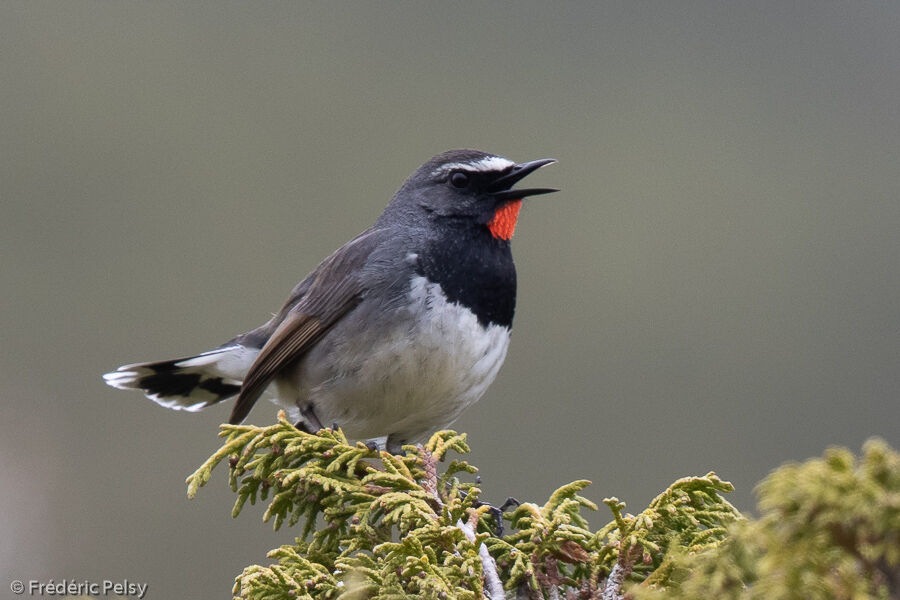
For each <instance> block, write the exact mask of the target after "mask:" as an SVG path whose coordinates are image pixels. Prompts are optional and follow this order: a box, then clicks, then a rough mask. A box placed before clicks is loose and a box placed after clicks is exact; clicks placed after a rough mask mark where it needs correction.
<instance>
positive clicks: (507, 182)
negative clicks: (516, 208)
mask: <svg viewBox="0 0 900 600" xmlns="http://www.w3.org/2000/svg"><path fill="white" fill-rule="evenodd" d="M555 162H556V159H554V158H541V159H539V160H532V161H530V162H526V163H521V164H518V165H516V166H514V167H513V169H512V171H510V172H509V173H507V174H506V175H504V176H502V177H499V178H498V179H495V180H494V181H493V182H492V183H491V186H490V194H491V195H492V196H493V197H494V198H496V199H497V200H501V201H502V200H521V199H522V198H525V197H526V196H539V195H540V194H550V193H552V192H558V191H559V190H557V189H554V188H526V189H522V190H513V189H510V188H511V187H512V186H514V185H515V184H516V183H518V182H519V181H521V180H522V179H524V178H525V177H526V176H527V175H528V174H529V173H533V172H535V171H537V170H538V169H540V168H541V167H544V166H546V165H550V164H553V163H555Z"/></svg>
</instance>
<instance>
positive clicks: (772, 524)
mask: <svg viewBox="0 0 900 600" xmlns="http://www.w3.org/2000/svg"><path fill="white" fill-rule="evenodd" d="M758 493H759V508H760V511H761V517H760V519H759V520H757V521H751V522H748V521H744V522H740V523H737V522H736V523H734V524H732V525H731V526H730V527H729V533H730V535H729V537H728V540H727V541H726V542H725V543H723V544H721V545H720V546H719V547H718V548H716V549H715V551H712V552H703V553H692V552H689V551H685V550H679V551H677V552H675V553H673V554H672V555H671V556H670V557H669V559H668V562H669V567H668V570H669V577H668V581H666V582H665V584H664V585H658V584H653V583H652V582H650V581H648V583H647V584H646V585H644V586H640V587H638V588H634V589H632V592H633V593H634V594H635V596H636V598H637V599H638V600H654V599H660V600H661V599H663V598H665V599H667V600H668V599H672V600H679V599H689V598H690V599H701V598H702V599H708V598H716V599H734V600H754V599H760V600H762V599H766V600H772V599H781V598H790V599H793V598H796V599H804V600H806V599H812V600H826V599H844V598H846V599H853V600H867V599H888V598H892V599H898V598H900V455H898V454H897V453H896V452H895V451H893V450H891V449H890V448H889V447H888V446H887V444H886V443H884V442H883V441H881V440H871V441H869V442H867V443H866V444H865V446H864V447H863V453H862V457H861V458H860V459H859V460H857V459H855V458H854V456H853V454H852V453H851V452H850V451H849V450H847V449H844V448H836V449H830V450H828V451H827V452H826V453H825V455H824V457H822V458H819V459H814V460H810V461H808V462H806V463H803V464H789V465H785V466H783V467H781V468H780V469H778V470H776V471H775V472H773V473H772V474H771V475H769V477H767V478H766V479H765V480H764V481H763V482H762V483H761V484H760V485H759V488H758Z"/></svg>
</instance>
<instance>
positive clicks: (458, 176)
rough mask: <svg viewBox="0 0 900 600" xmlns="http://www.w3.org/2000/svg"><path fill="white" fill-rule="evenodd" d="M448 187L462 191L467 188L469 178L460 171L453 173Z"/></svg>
mask: <svg viewBox="0 0 900 600" xmlns="http://www.w3.org/2000/svg"><path fill="white" fill-rule="evenodd" d="M450 185H452V186H453V187H455V188H457V189H460V190H461V189H463V188H465V187H468V186H469V176H468V175H466V174H465V173H463V172H462V171H454V172H453V173H451V174H450Z"/></svg>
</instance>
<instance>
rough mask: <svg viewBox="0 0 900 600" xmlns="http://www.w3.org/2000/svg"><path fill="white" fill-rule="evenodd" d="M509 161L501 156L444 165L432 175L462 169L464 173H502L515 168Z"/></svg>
mask: <svg viewBox="0 0 900 600" xmlns="http://www.w3.org/2000/svg"><path fill="white" fill-rule="evenodd" d="M515 164H516V163H514V162H513V161H511V160H508V159H506V158H503V157H501V156H487V157H485V158H481V159H478V160H476V161H472V162H466V163H449V164H446V165H441V167H440V168H439V169H435V171H434V172H433V173H432V175H440V174H442V173H449V172H450V171H452V170H453V169H463V170H465V171H480V172H488V171H503V170H504V169H508V168H510V167H513V166H515Z"/></svg>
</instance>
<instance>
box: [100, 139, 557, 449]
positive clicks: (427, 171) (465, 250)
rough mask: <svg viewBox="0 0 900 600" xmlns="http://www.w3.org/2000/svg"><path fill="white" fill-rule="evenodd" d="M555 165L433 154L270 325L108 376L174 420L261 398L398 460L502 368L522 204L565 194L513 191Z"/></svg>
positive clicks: (247, 405)
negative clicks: (176, 414)
mask: <svg viewBox="0 0 900 600" xmlns="http://www.w3.org/2000/svg"><path fill="white" fill-rule="evenodd" d="M555 162H556V160H555V159H549V158H548V159H540V160H533V161H529V162H524V163H516V162H514V161H512V160H509V159H507V158H504V157H502V156H499V155H496V154H491V153H488V152H483V151H480V150H473V149H457V150H448V151H446V152H444V153H442V154H439V155H437V156H435V157H433V158H431V159H430V160H428V161H427V162H425V163H424V164H423V165H421V166H420V167H419V168H418V169H417V170H416V171H414V172H413V173H412V175H410V176H409V177H408V178H407V179H406V181H405V182H404V183H403V184H402V185H401V187H400V189H399V190H398V191H397V192H396V193H395V194H394V196H393V198H392V199H391V200H390V202H389V203H388V204H387V207H386V208H385V209H384V211H383V213H382V214H381V216H379V217H378V219H377V220H376V221H375V223H374V224H373V225H372V226H371V227H369V228H368V229H366V230H365V231H363V232H362V233H360V234H359V235H357V236H356V237H354V238H353V239H351V240H350V241H348V242H347V243H346V244H344V245H343V246H341V247H340V248H339V249H338V250H336V251H335V252H334V253H332V254H331V255H330V256H329V257H327V258H326V259H325V260H324V261H322V262H321V263H320V264H319V266H317V267H316V268H315V269H314V270H313V271H312V272H311V273H309V275H307V276H306V278H304V279H303V280H302V281H301V282H300V283H299V284H297V285H296V286H295V287H294V288H293V290H292V291H291V293H290V295H289V297H288V299H287V301H286V302H285V304H284V306H283V307H282V308H281V310H280V311H278V312H277V313H275V314H274V316H273V317H272V318H271V319H269V320H268V321H267V322H266V323H264V324H263V325H261V326H260V327H257V328H256V329H253V330H251V331H248V332H246V333H242V334H240V335H238V336H236V337H234V338H232V339H230V340H228V341H227V342H225V343H224V344H222V345H221V346H219V347H217V348H214V349H212V350H209V351H206V352H202V353H200V354H197V355H195V356H187V357H183V358H176V359H172V360H164V361H158V362H143V363H135V364H128V365H123V366H121V367H119V368H118V369H117V370H115V371H112V372H110V373H106V374H104V375H103V378H104V380H105V381H106V383H107V384H109V385H110V386H112V387H114V388H119V389H125V390H140V391H142V392H143V393H144V394H145V395H146V396H147V397H148V398H150V399H151V400H153V401H154V402H156V403H157V404H159V405H162V406H164V407H167V408H171V409H175V410H183V411H190V412H194V411H199V410H201V409H203V408H206V407H208V406H211V405H214V404H218V403H219V402H222V401H224V400H227V399H229V398H232V397H234V396H237V400H236V402H235V404H234V407H233V409H232V412H231V416H230V418H229V423H231V424H238V423H241V422H243V421H244V420H245V418H246V417H247V416H248V414H249V413H250V410H251V408H252V407H253V406H254V404H255V403H256V401H257V400H258V399H260V398H261V397H265V398H267V399H269V400H272V401H274V402H275V403H276V404H278V405H280V406H281V407H283V409H284V410H285V412H286V415H287V416H288V417H289V418H290V419H292V422H296V423H297V425H298V427H301V428H303V429H304V430H306V431H308V432H315V431H318V430H319V429H321V428H322V423H330V424H334V425H335V426H338V427H340V428H341V429H342V431H343V432H344V434H345V435H347V436H348V437H350V438H353V439H358V440H370V443H377V444H378V446H379V447H380V448H382V449H386V450H388V451H389V452H394V453H399V452H401V449H402V447H403V445H406V444H416V443H423V442H425V441H427V439H428V437H429V436H430V435H431V434H432V433H434V432H435V431H437V430H439V429H444V428H447V427H449V426H450V425H451V424H453V423H454V422H455V421H456V420H457V418H458V417H459V416H460V414H461V413H462V412H463V411H464V410H465V409H466V408H467V407H468V406H470V405H471V404H473V403H474V402H476V401H477V400H479V399H480V398H481V396H482V395H483V394H484V393H485V391H486V390H487V388H488V386H490V385H491V383H492V382H493V381H494V379H495V377H496V376H497V373H498V371H499V369H500V367H501V365H502V364H503V362H504V360H505V358H506V354H507V349H508V347H509V340H510V332H511V329H512V323H513V315H514V313H515V307H516V269H515V265H514V263H513V257H512V252H511V247H510V246H511V244H510V240H511V238H512V236H513V233H514V231H515V227H516V223H517V220H518V216H519V211H520V208H521V206H522V203H523V200H524V199H525V198H527V197H531V196H538V195H542V194H549V193H551V192H557V191H558V190H557V189H553V188H528V189H513V186H514V185H515V184H516V183H518V182H519V181H520V180H522V179H523V178H525V177H526V176H527V175H529V174H531V173H533V172H534V171H536V170H538V169H539V168H541V167H544V166H546V165H549V164H551V163H555ZM373 441H374V442H373Z"/></svg>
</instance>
